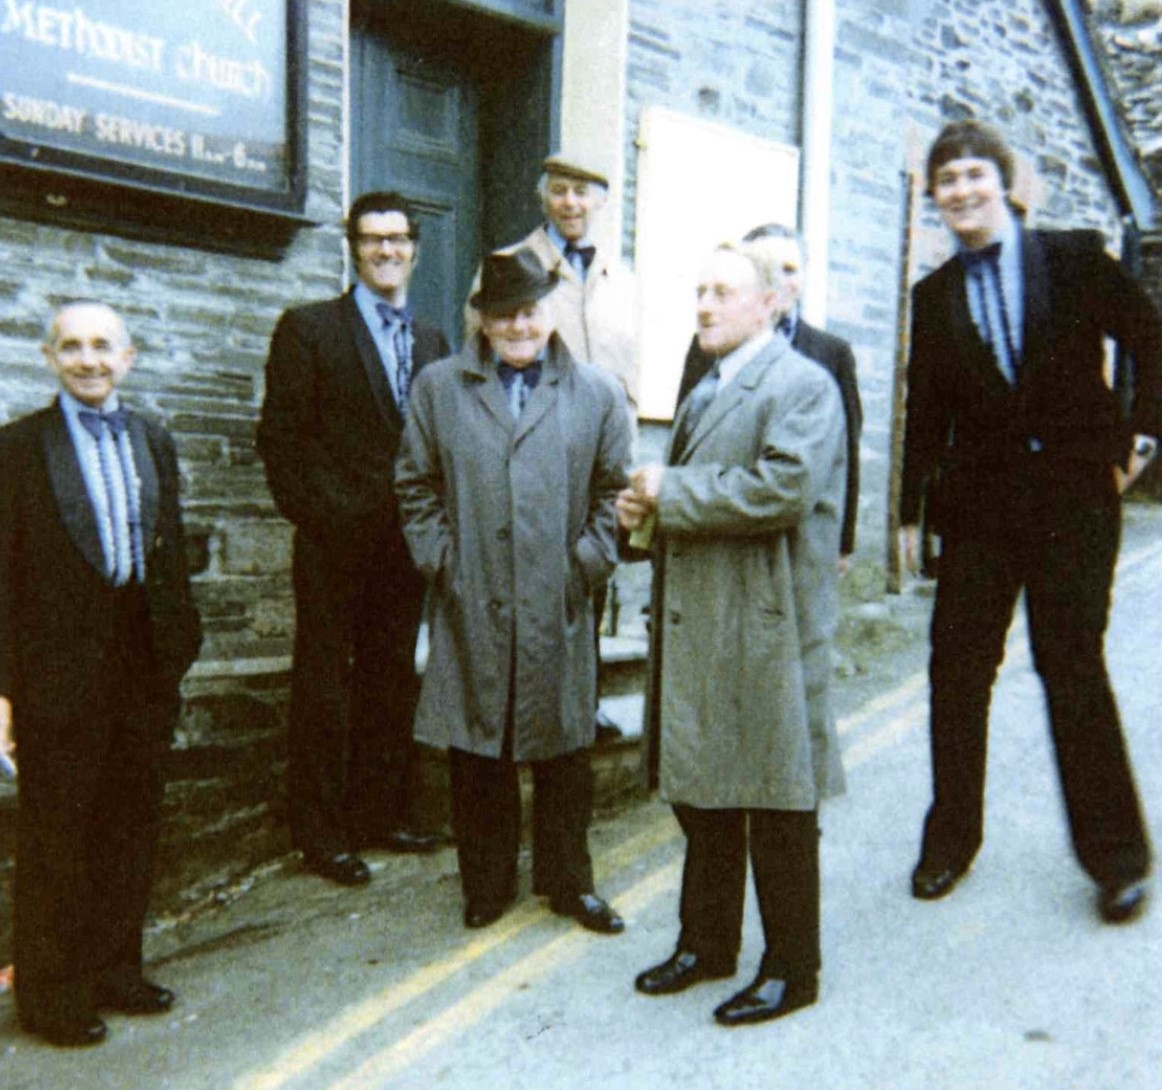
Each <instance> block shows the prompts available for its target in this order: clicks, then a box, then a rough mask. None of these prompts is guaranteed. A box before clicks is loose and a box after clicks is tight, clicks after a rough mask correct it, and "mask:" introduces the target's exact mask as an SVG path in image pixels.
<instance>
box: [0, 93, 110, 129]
mask: <svg viewBox="0 0 1162 1090" xmlns="http://www.w3.org/2000/svg"><path fill="white" fill-rule="evenodd" d="M3 101H4V120H5V121H18V122H20V124H22V125H39V126H40V127H41V128H44V129H52V130H54V131H56V132H68V133H72V134H73V135H74V136H79V135H80V134H81V133H83V132H84V131H85V118H86V117H88V116H89V111H88V110H82V109H79V108H78V107H76V106H62V105H61V104H60V103H59V102H51V101H49V100H48V99H46V98H31V97H30V96H28V95H15V94H13V93H12V92H11V91H5V92H4V100H3Z"/></svg>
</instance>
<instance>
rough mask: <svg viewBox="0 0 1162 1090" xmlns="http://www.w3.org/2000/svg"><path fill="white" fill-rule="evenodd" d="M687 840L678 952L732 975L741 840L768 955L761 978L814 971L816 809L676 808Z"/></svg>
mask: <svg viewBox="0 0 1162 1090" xmlns="http://www.w3.org/2000/svg"><path fill="white" fill-rule="evenodd" d="M674 815H675V816H676V817H677V819H678V823H679V824H680V825H681V826H682V832H683V833H685V834H686V861H685V865H684V867H683V870H682V902H681V907H680V918H681V923H682V933H681V936H680V938H679V940H678V947H679V949H682V950H690V951H692V952H694V953H696V954H698V955H699V957H701V958H704V959H705V960H706V961H707V962H708V963H710V964H712V965H714V966H716V967H721V968H723V969H725V970H732V969H733V968H734V966H735V964H736V963H737V961H738V952H739V950H740V949H741V947H742V913H743V905H744V902H745V899H746V861H747V842H748V839H749V844H750V861H751V867H752V868H753V870H754V881H755V892H756V893H757V894H758V903H759V912H760V914H761V916H762V921H763V936H764V938H765V940H766V949H765V951H764V953H763V960H762V964H761V966H760V972H761V973H762V974H763V975H765V976H776V977H781V978H782V979H784V980H802V979H805V978H807V977H811V976H814V975H815V974H816V973H818V971H819V968H820V965H821V956H820V947H819V826H818V821H817V818H816V813H815V811H814V810H807V811H798V810H711V809H700V808H695V807H693V806H675V807H674Z"/></svg>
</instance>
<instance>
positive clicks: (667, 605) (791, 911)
mask: <svg viewBox="0 0 1162 1090" xmlns="http://www.w3.org/2000/svg"><path fill="white" fill-rule="evenodd" d="M787 298H788V293H787V291H786V283H785V280H784V279H783V276H782V273H781V269H780V267H779V265H778V263H776V262H774V261H772V260H771V259H770V255H769V251H764V249H763V248H761V247H757V246H754V245H751V244H739V245H733V244H726V245H723V246H721V247H719V249H718V250H716V251H715V252H714V253H713V254H712V255H711V256H710V258H709V259H708V260H707V262H706V265H705V267H704V269H703V271H702V274H701V277H700V280H699V287H698V340H699V345H700V347H701V348H702V350H703V351H704V352H706V353H708V354H709V355H711V356H713V357H714V358H715V360H716V363H715V366H714V367H713V368H712V369H711V371H710V372H709V373H708V375H707V376H706V377H705V378H704V379H703V380H702V381H701V382H700V383H699V384H698V386H697V387H696V388H695V389H694V390H693V391H691V393H690V395H689V397H687V398H686V400H685V402H684V403H683V404H682V406H681V408H680V409H679V411H678V415H677V418H676V419H675V421H674V433H673V435H672V436H671V439H670V444H669V447H668V449H667V457H666V462H667V464H666V465H665V466H661V465H648V466H644V467H642V468H640V469H638V470H637V471H635V473H634V475H633V482H632V487H631V488H629V489H626V490H624V491H623V492H622V493H621V495H620V496H619V497H618V513H619V517H620V520H621V523H622V525H623V527H624V528H625V529H627V530H629V531H631V533H633V534H634V535H635V536H637V537H639V541H640V535H641V534H642V532H643V530H648V528H649V527H650V525H651V524H652V532H653V536H654V554H655V558H656V565H657V566H656V569H655V597H654V607H653V617H654V625H653V630H652V633H651V638H652V647H651V664H652V668H653V670H654V671H655V673H656V678H655V683H654V684H653V685H652V687H651V692H652V698H651V703H650V707H649V714H650V715H651V716H653V717H655V718H657V719H658V720H659V724H660V735H659V739H660V740H659V745H660V764H659V772H660V787H661V792H662V796H663V797H664V798H665V799H666V800H667V801H669V802H670V803H671V804H672V805H673V807H674V812H675V815H676V817H677V818H678V821H679V823H680V824H681V826H682V830H683V832H684V833H685V834H686V839H687V846H686V861H685V869H684V872H683V876H682V898H681V908H680V917H681V933H680V935H679V938H678V944H677V949H676V950H675V951H674V953H673V955H672V956H671V957H670V958H668V959H667V960H666V961H664V962H662V963H661V964H659V965H656V966H654V967H653V968H651V969H648V970H646V971H645V972H643V973H642V974H640V975H639V976H638V978H637V982H636V984H637V988H638V990H639V991H641V992H644V993H646V994H648V995H666V994H673V993H676V992H680V991H684V990H685V989H686V988H688V987H690V986H691V985H693V984H697V983H698V982H700V981H703V980H711V979H719V978H724V977H729V976H733V975H734V972H735V966H736V961H737V958H738V953H739V949H740V946H741V939H742V912H743V901H744V894H745V889H746V862H747V840H748V835H749V841H750V858H751V862H752V865H753V867H754V873H755V886H756V890H757V893H758V902H759V908H760V911H761V913H762V919H763V931H764V934H765V937H766V951H765V954H764V956H763V959H762V963H761V965H760V967H759V972H758V975H757V977H756V978H755V980H754V981H753V983H752V984H751V985H749V986H748V987H747V988H745V989H743V990H742V991H740V992H739V993H738V994H737V995H735V996H733V997H732V998H731V999H729V1000H727V1001H726V1002H725V1003H723V1004H721V1005H720V1006H719V1007H718V1008H717V1009H716V1010H715V1018H716V1019H717V1020H718V1022H719V1023H720V1024H723V1025H727V1026H735V1025H743V1024H746V1023H750V1022H761V1021H766V1020H768V1019H771V1018H779V1017H782V1016H783V1015H786V1014H790V1013H791V1012H792V1011H794V1010H797V1009H799V1008H800V1007H803V1006H806V1005H808V1004H810V1003H813V1002H814V1001H815V999H816V996H817V991H818V985H817V974H818V971H819V968H820V951H819V846H818V835H819V834H818V828H817V819H816V811H817V808H818V805H819V802H820V800H821V799H823V798H825V797H827V796H828V795H832V794H835V793H838V792H840V791H841V790H842V789H843V772H842V769H841V766H840V763H839V747H838V741H837V738H836V735H835V730H834V722H833V718H832V714H831V709H830V706H829V700H828V682H829V678H830V673H831V645H832V640H833V637H834V632H835V625H836V617H837V611H838V610H837V604H838V591H837V579H838V570H837V566H836V563H835V557H836V554H837V553H838V551H839V532H840V523H841V519H842V512H843V501H844V473H845V432H844V417H843V408H842V403H841V401H840V397H839V394H838V392H837V389H836V385H835V382H834V381H833V380H832V378H831V377H830V376H829V375H828V374H827V373H826V372H825V371H824V370H823V369H822V368H820V367H819V366H818V365H817V364H815V363H813V362H811V361H809V360H807V359H806V358H805V357H803V356H801V355H799V353H798V352H796V351H795V350H794V349H793V348H792V347H791V346H790V344H789V343H788V342H787V340H786V339H785V338H784V337H780V336H777V335H776V334H775V333H774V332H773V330H772V328H771V327H772V322H773V320H774V319H776V318H777V317H778V314H779V312H780V311H781V310H782V309H784V307H785V305H786V301H787ZM748 827H749V829H748Z"/></svg>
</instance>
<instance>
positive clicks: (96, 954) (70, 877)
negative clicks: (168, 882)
mask: <svg viewBox="0 0 1162 1090" xmlns="http://www.w3.org/2000/svg"><path fill="white" fill-rule="evenodd" d="M113 610H114V614H115V623H116V628H117V636H116V638H115V639H114V641H112V642H111V646H114V647H116V648H117V649H118V653H117V654H116V655H113V656H110V658H109V659H107V660H105V661H104V662H103V669H102V674H101V679H100V686H99V691H98V692H97V693H96V696H95V699H94V701H93V703H92V704H91V705H90V706H88V707H86V709H85V711H84V714H83V715H78V716H77V717H75V718H74V719H66V720H62V719H56V718H47V717H46V718H45V719H43V720H39V719H36V718H31V719H30V718H29V717H28V716H27V715H25V714H23V713H22V712H21V709H20V708H19V706H17V708H16V716H17V724H18V725H17V730H18V732H19V745H20V751H19V760H20V779H19V809H18V814H17V845H16V880H15V905H14V907H15V943H14V946H15V969H16V1005H17V1010H18V1012H19V1015H20V1017H21V1019H22V1020H23V1021H25V1022H41V1023H44V1022H52V1021H58V1022H59V1021H63V1020H78V1019H82V1018H85V1017H87V1016H91V1015H92V1013H93V986H94V984H95V983H96V982H98V981H102V980H106V981H111V982H112V981H126V980H135V979H137V978H138V977H140V975H141V964H142V951H141V932H142V926H143V924H144V920H145V914H146V910H147V908H148V904H149V890H150V884H151V881H152V873H153V858H154V850H155V847H156V844H157V838H158V831H159V829H160V825H161V801H162V794H163V791H164V771H165V759H166V754H167V752H168V750H169V744H170V737H171V734H172V730H173V725H174V720H175V717H176V714H177V693H176V691H175V692H173V693H156V692H153V691H151V688H150V686H151V682H150V678H151V677H152V674H151V659H150V656H149V651H148V640H149V628H148V619H147V615H146V611H145V603H144V595H143V594H142V593H141V592H140V589H139V588H134V589H131V590H126V591H119V592H117V594H116V595H115V598H114V603H113Z"/></svg>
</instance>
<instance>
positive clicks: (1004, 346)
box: [960, 242, 1021, 385]
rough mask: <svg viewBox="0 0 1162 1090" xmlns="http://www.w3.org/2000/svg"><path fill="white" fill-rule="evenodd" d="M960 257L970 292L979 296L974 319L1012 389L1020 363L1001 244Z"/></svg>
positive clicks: (963, 252)
mask: <svg viewBox="0 0 1162 1090" xmlns="http://www.w3.org/2000/svg"><path fill="white" fill-rule="evenodd" d="M960 256H961V260H962V261H963V262H964V267H965V271H966V272H967V274H968V282H969V285H970V288H969V290H970V291H974V292H975V293H976V304H977V306H976V313H975V314H974V318H976V320H977V326H978V328H979V329H980V335H981V337H982V338H983V339H984V342H985V343H986V344H987V345H988V346H989V347H990V348H991V349H992V350H993V355H994V356H995V357H996V361H997V366H998V367H999V368H1000V370H1001V374H1003V375H1004V376H1005V378H1006V379H1008V381H1009V383H1010V385H1015V384H1016V382H1017V368H1018V366H1019V365H1020V362H1021V361H1020V356H1019V353H1018V352H1017V349H1016V345H1015V344H1014V341H1013V327H1012V324H1011V322H1010V321H1009V308H1008V305H1007V304H1006V302H1005V292H1004V286H1003V285H1002V283H1001V269H1000V256H1001V244H1000V243H999V242H994V243H992V245H990V246H985V247H984V248H983V249H980V250H963V251H962V252H961V255H960Z"/></svg>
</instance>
